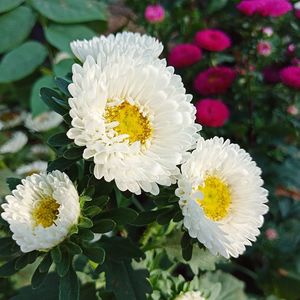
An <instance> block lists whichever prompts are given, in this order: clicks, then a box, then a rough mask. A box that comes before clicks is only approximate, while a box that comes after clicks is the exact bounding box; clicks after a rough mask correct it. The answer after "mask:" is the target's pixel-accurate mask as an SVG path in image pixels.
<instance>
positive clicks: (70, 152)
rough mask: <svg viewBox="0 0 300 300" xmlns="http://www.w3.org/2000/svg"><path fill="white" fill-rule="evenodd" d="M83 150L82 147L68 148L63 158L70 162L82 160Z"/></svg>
mask: <svg viewBox="0 0 300 300" xmlns="http://www.w3.org/2000/svg"><path fill="white" fill-rule="evenodd" d="M83 149H84V148H83V147H72V148H69V149H67V150H66V151H65V152H64V153H63V157H64V158H66V159H71V160H76V159H78V158H82V153H83Z"/></svg>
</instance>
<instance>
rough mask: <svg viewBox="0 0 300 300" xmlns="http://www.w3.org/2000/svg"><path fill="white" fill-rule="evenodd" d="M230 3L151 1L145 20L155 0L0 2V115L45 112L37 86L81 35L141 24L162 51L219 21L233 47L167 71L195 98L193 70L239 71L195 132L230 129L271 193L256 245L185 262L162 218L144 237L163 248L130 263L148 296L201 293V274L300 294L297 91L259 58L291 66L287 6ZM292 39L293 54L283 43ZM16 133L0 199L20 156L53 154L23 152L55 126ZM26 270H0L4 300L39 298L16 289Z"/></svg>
mask: <svg viewBox="0 0 300 300" xmlns="http://www.w3.org/2000/svg"><path fill="white" fill-rule="evenodd" d="M238 2H239V1H234V0H210V1H205V0H203V1H202V0H198V1H196V0H194V1H193V0H174V1H168V0H165V1H160V4H161V5H162V6H163V7H164V8H165V12H166V15H165V18H164V20H163V21H162V22H159V23H149V22H147V20H146V19H145V17H144V12H145V9H146V6H147V5H149V4H155V3H156V1H140V0H127V1H109V0H107V1H100V0H99V1H98V0H63V1H61V0H27V1H24V0H0V28H1V40H0V105H1V107H0V108H1V110H3V112H6V111H7V110H8V111H9V112H15V111H18V113H19V112H20V111H26V113H27V114H30V115H31V116H32V118H37V117H38V116H41V115H42V114H43V113H45V112H47V111H48V108H47V106H46V105H45V104H44V103H43V102H42V101H41V100H40V96H39V90H40V88H41V87H49V88H53V87H54V77H56V76H58V77H62V76H66V74H68V73H70V72H71V65H72V64H73V62H74V57H73V56H72V53H71V50H70V47H69V43H70V41H72V40H74V39H83V38H86V39H89V38H91V37H93V36H95V35H99V34H107V33H110V32H117V31H121V30H123V29H126V30H130V31H139V32H145V33H148V34H150V35H153V36H156V37H157V38H159V39H160V40H161V41H162V42H163V44H164V45H165V50H164V53H163V56H164V57H168V54H169V51H170V50H171V49H172V48H173V47H174V46H175V45H177V44H180V43H193V40H194V35H195V33H196V32H197V31H199V30H201V29H203V28H218V29H221V30H222V31H224V32H226V33H227V34H228V35H229V36H230V37H231V39H232V47H230V48H229V49H227V50H226V51H224V52H203V57H202V59H201V60H200V61H199V62H198V63H195V64H194V65H192V66H190V67H187V68H183V69H178V70H176V72H177V73H178V74H180V75H181V76H182V77H183V81H184V84H185V86H186V89H187V92H188V93H191V94H193V96H194V100H193V101H194V102H195V103H196V102H197V100H199V99H200V98H201V96H199V94H197V92H196V91H195V90H194V88H193V80H194V78H195V77H196V75H197V74H198V73H199V72H200V71H203V70H205V69H207V68H209V67H212V66H218V65H222V66H228V67H231V68H234V69H235V70H236V72H237V78H236V80H235V82H234V84H233V86H232V87H231V89H229V90H228V92H226V93H225V94H222V95H217V97H218V98H219V99H222V100H223V101H224V102H225V103H226V105H227V106H228V107H229V109H230V118H229V120H228V122H227V123H226V124H225V125H224V126H222V127H218V128H212V127H205V126H204V128H203V130H202V133H201V134H202V136H204V137H207V138H209V137H213V136H215V135H218V136H223V137H225V138H230V139H231V140H232V141H233V142H237V143H239V144H240V145H241V146H242V147H244V148H245V149H246V150H247V151H249V152H250V153H251V154H252V155H253V157H254V159H255V160H256V161H257V163H258V165H259V166H260V167H261V168H262V170H263V178H264V180H265V187H266V188H267V189H268V190H269V192H270V195H269V200H270V202H269V205H270V212H269V214H268V215H267V216H266V220H265V224H264V228H263V229H262V234H261V236H260V237H259V238H258V242H256V243H255V244H254V246H253V247H252V248H249V249H248V250H247V252H246V254H245V255H244V256H242V257H240V258H238V259H232V260H231V262H230V263H225V262H224V261H222V260H216V259H214V258H212V257H211V256H207V257H206V256H205V254H203V253H201V249H197V250H196V251H195V252H194V255H193V259H192V261H191V262H189V263H188V264H187V263H186V262H184V261H183V260H182V257H181V251H180V249H179V248H178V243H179V241H180V237H178V236H175V237H174V236H173V235H172V230H170V231H168V230H169V229H168V228H167V229H164V230H163V231H160V230H161V229H160V227H158V228H152V229H151V230H152V231H151V234H152V235H153V236H156V237H157V240H158V241H159V243H160V245H161V247H159V249H157V250H155V251H154V252H151V251H149V252H147V259H146V260H145V261H144V262H143V263H140V266H142V267H147V268H148V269H149V270H150V281H151V284H152V286H153V289H154V293H153V295H152V297H153V298H151V299H157V300H158V299H173V297H174V296H175V294H176V293H177V294H178V292H180V291H184V290H188V289H189V288H192V289H197V288H200V286H201V287H203V289H204V290H205V289H206V286H207V289H208V290H209V289H211V287H212V285H211V284H208V283H207V282H217V283H215V284H218V283H219V284H221V285H222V284H223V286H226V285H228V286H231V287H232V288H233V290H234V292H233V294H230V293H229V294H228V295H225V296H224V295H223V296H222V295H220V294H217V296H216V298H215V299H226V300H229V299H232V300H234V299H245V297H246V296H245V295H244V292H243V288H245V291H246V292H247V294H248V296H247V297H248V298H249V299H268V300H276V299H287V300H297V299H300V255H299V253H300V235H299V232H300V151H299V145H300V115H299V113H298V112H297V113H290V111H289V109H288V108H289V107H290V106H293V107H295V108H296V109H298V110H299V109H300V93H299V90H297V89H292V88H289V87H287V86H285V85H284V84H283V83H282V82H280V80H278V81H277V82H274V83H270V82H268V81H267V80H266V77H265V76H264V71H265V70H266V68H267V67H273V68H275V69H276V68H277V69H281V68H283V67H285V66H289V65H299V60H298V59H300V37H299V32H300V20H299V19H297V18H296V17H295V16H294V13H293V12H290V13H288V14H286V15H284V16H282V17H280V18H263V17H259V16H256V15H255V16H252V17H248V16H245V15H242V14H241V13H240V12H239V11H238V10H237V9H236V5H237V3H238ZM293 2H296V1H293ZM265 27H271V28H272V30H273V34H272V35H271V36H266V35H264V33H263V31H262V29H263V28H265ZM260 40H266V41H268V42H269V43H270V44H271V46H272V53H271V54H270V55H269V56H267V57H266V56H262V55H259V54H258V52H257V44H258V42H259V41H260ZM291 44H292V45H293V46H294V47H293V51H290V50H289V45H291ZM274 72H275V71H274ZM5 116H6V115H5ZM1 120H2V121H3V120H5V117H2V119H1ZM61 126H63V125H61ZM14 130H21V131H22V132H25V133H26V135H27V136H28V138H29V142H28V143H27V144H26V145H25V147H24V148H23V149H22V150H20V151H18V152H17V153H8V154H0V196H1V197H3V196H4V195H5V194H7V193H8V188H7V187H6V183H5V180H6V178H7V177H12V176H15V175H16V174H15V171H16V169H17V168H18V167H19V166H20V165H21V164H24V163H28V162H32V161H35V160H37V159H39V160H41V159H42V160H51V159H53V152H52V151H51V149H50V148H49V149H48V150H47V151H44V152H39V153H38V154H36V152H34V151H31V149H32V146H36V145H44V144H45V143H46V140H47V138H48V137H49V136H50V135H52V134H53V133H54V132H59V131H60V130H61V129H60V127H56V128H53V129H50V130H48V131H45V132H33V131H32V130H30V129H28V128H26V127H24V124H23V123H21V124H19V125H18V126H17V127H15V128H14ZM11 133H12V129H10V128H9V129H5V130H2V131H1V132H0V144H1V143H2V142H3V141H5V140H6V139H7V138H8V136H10V135H11ZM171 225H172V224H171ZM171 225H170V226H171ZM172 226H173V225H172ZM174 226H175V225H174ZM270 230H271V231H270ZM172 241H173V243H172ZM174 241H176V243H174ZM172 245H175V246H173V247H172ZM176 245H177V246H176ZM0 247H1V245H0ZM198 252H199V253H198ZM197 253H198V255H197ZM0 259H4V257H0ZM170 262H177V264H176V268H174V267H172V268H171V267H170ZM215 263H217V265H218V269H221V270H223V271H224V272H227V274H228V273H231V274H233V275H234V276H235V277H237V278H239V279H240V280H241V281H243V282H244V283H241V282H240V281H238V282H236V281H235V280H236V279H234V278H233V277H230V276H231V275H226V274H225V273H210V272H213V271H214V270H215ZM124 264H125V263H124ZM123 267H124V266H123ZM125 267H126V264H125ZM32 269H34V268H33V267H32V266H31V267H29V269H28V268H27V269H25V270H24V271H22V272H20V273H18V274H17V275H14V276H12V277H11V278H9V279H0V299H3V300H6V299H10V297H12V296H14V295H16V291H18V293H19V295H18V296H15V297H13V298H12V299H15V300H20V299H32V300H34V299H40V298H39V297H40V295H41V294H39V293H40V292H35V294H32V291H31V288H29V287H23V286H24V285H26V284H28V282H29V279H28V273H30V272H31V270H32ZM161 270H164V271H166V272H162V271H161ZM219 272H221V271H219ZM170 274H172V275H173V276H170ZM182 274H184V275H185V278H189V279H190V280H192V278H193V275H196V276H195V277H194V279H193V280H192V281H191V282H189V283H188V285H187V283H186V282H187V281H186V280H184V279H183V277H182ZM224 274H225V275H224ZM55 276H56V275H54V274H53V276H52V275H51V276H50V277H49V278H48V279H47V282H46V283H45V284H44V285H43V287H42V289H44V292H45V290H46V294H47V297H44V296H43V298H45V300H46V299H57V298H56V297H57V296H55V295H57V294H55V292H54V291H55V286H56V285H57V278H56V277H55ZM226 276H227V277H226ZM228 276H229V277H228ZM129 278H130V276H129ZM195 278H196V279H197V278H198V279H199V278H200V281H199V280H196V279H195ZM216 278H217V279H216ZM102 279H103V278H102ZM123 280H124V278H123ZM128 280H129V279H128ZM81 281H82V283H83V289H82V291H83V292H82V294H81V299H97V298H95V296H89V295H91V294H90V293H92V294H93V295H94V294H95V292H94V289H95V286H94V285H91V284H90V283H89V281H87V279H86V278H85V277H84V275H82V277H81ZM120 281H122V278H120ZM99 282H101V280H99ZM102 282H103V280H102ZM220 282H222V283H220ZM128 284H130V283H128ZM141 285H142V283H141ZM21 287H23V288H22V289H20V290H19V288H21ZM97 289H99V290H101V289H103V284H102V285H101V283H99V284H98V286H97ZM214 289H216V290H218V287H217V286H214ZM209 293H210V295H211V291H210V292H209ZM53 295H54V296H53ZM230 295H231V296H230ZM93 297H94V298H93ZM99 297H100V296H99ZM102 297H103V298H102V299H111V298H109V297H110V296H109V295H108V296H107V298H105V293H103V294H102ZM98 299H100V298H98Z"/></svg>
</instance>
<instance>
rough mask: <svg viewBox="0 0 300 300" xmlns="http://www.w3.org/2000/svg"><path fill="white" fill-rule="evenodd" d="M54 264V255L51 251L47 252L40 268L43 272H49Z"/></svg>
mask: <svg viewBox="0 0 300 300" xmlns="http://www.w3.org/2000/svg"><path fill="white" fill-rule="evenodd" d="M51 265H52V256H51V254H50V253H47V254H46V256H45V257H44V258H43V260H42V261H41V263H40V264H39V270H40V272H41V273H48V271H49V269H50V267H51Z"/></svg>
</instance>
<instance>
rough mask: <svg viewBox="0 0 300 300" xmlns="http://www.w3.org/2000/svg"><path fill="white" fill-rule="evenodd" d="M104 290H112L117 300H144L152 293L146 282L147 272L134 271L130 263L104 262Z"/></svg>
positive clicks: (142, 270)
mask: <svg viewBox="0 0 300 300" xmlns="http://www.w3.org/2000/svg"><path fill="white" fill-rule="evenodd" d="M105 270H106V272H105V276H106V288H107V289H108V290H112V291H113V292H114V295H115V297H116V299H117V300H124V299H126V300H146V299H147V294H150V293H151V291H152V288H151V285H150V283H149V282H148V280H147V277H148V276H149V273H148V271H147V270H144V269H141V270H134V269H133V268H132V266H131V264H130V261H128V260H126V261H121V262H116V261H113V260H107V261H106V262H105Z"/></svg>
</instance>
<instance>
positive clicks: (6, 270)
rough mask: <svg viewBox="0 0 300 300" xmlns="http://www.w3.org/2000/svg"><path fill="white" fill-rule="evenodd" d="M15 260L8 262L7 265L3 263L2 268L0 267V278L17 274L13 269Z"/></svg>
mask: <svg viewBox="0 0 300 300" xmlns="http://www.w3.org/2000/svg"><path fill="white" fill-rule="evenodd" d="M15 264H16V259H14V260H10V261H9V262H7V263H4V264H3V265H2V266H0V277H9V276H11V275H13V274H15V273H17V272H18V270H17V269H16V268H15Z"/></svg>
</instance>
